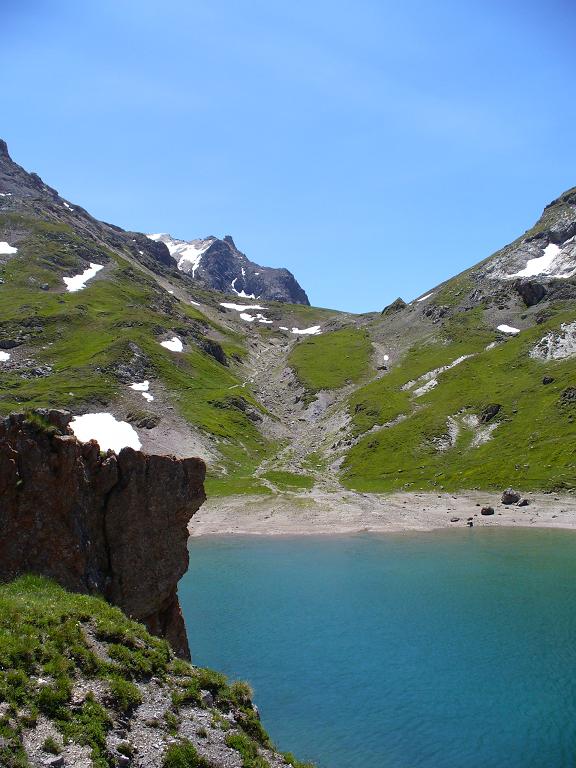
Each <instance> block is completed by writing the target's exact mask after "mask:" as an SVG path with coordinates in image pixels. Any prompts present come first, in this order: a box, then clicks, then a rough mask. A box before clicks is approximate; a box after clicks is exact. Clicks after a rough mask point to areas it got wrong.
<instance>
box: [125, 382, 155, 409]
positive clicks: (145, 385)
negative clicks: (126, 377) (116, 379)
mask: <svg viewBox="0 0 576 768" xmlns="http://www.w3.org/2000/svg"><path fill="white" fill-rule="evenodd" d="M130 389H134V390H136V392H140V393H141V394H142V397H143V398H144V400H147V401H148V402H149V403H151V402H152V401H153V400H154V396H153V395H151V394H150V393H149V392H148V390H149V389H150V382H149V381H148V379H146V381H141V382H135V383H134V384H130Z"/></svg>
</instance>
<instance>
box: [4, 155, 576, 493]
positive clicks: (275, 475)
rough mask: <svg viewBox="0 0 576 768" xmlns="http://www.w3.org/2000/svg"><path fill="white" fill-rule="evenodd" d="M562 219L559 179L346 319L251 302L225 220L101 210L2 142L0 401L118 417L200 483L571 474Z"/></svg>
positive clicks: (570, 258)
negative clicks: (445, 262) (196, 230)
mask: <svg viewBox="0 0 576 768" xmlns="http://www.w3.org/2000/svg"><path fill="white" fill-rule="evenodd" d="M575 237H576V190H574V189H572V190H569V191H567V192H565V193H564V194H562V195H561V196H560V197H558V198H557V199H556V200H554V201H553V202H552V203H550V205H548V206H547V207H546V208H545V210H544V212H543V215H542V217H541V218H540V219H539V221H538V222H536V224H535V225H534V226H533V227H532V228H531V229H529V230H528V231H527V232H525V233H524V234H523V235H522V236H521V237H519V238H518V239H517V240H515V241H514V242H513V243H511V244H510V245H508V246H506V247H504V248H502V249H501V250H500V251H498V252H497V253H495V254H493V255H491V256H488V257H487V258H486V259H485V260H483V261H482V262H481V263H480V264H477V265H475V266H471V267H470V268H469V269H467V270H465V271H464V272H462V273H461V274H459V275H457V276H455V277H453V278H451V279H450V280H447V281H445V282H443V283H441V284H440V285H438V286H436V287H433V288H430V289H429V290H428V291H426V292H425V293H424V295H422V296H421V297H419V298H418V299H416V300H414V301H410V302H405V301H403V300H401V299H398V300H396V301H395V302H394V303H393V304H391V305H390V306H388V307H386V308H385V311H383V312H380V311H375V312H371V313H365V314H362V315H352V314H349V313H342V312H336V311H333V310H329V309H320V308H315V307H311V306H308V305H307V304H306V303H305V295H303V296H300V295H298V296H296V297H294V296H293V297H292V299H291V300H292V301H297V302H301V303H289V302H285V301H276V300H274V299H271V298H266V295H268V296H270V295H272V296H275V297H276V298H279V296H278V294H277V293H275V291H276V288H275V287H274V285H275V284H274V280H273V278H274V279H276V278H275V277H274V275H271V274H270V273H269V275H268V277H269V279H267V282H266V283H264V282H263V283H258V282H256V281H257V280H259V278H260V277H261V275H259V274H258V275H257V274H256V273H257V272H260V273H262V272H263V270H264V268H259V267H257V265H255V264H251V262H249V261H248V259H246V257H245V256H244V255H243V254H241V253H240V252H239V251H238V250H237V249H236V247H235V245H234V243H233V241H232V240H231V238H229V237H227V238H224V239H223V240H219V239H217V238H215V237H207V238H204V239H200V240H192V241H179V240H175V239H174V238H172V237H171V236H169V235H163V234H160V235H152V236H146V235H144V234H139V233H131V232H125V231H124V230H122V229H120V228H119V227H116V226H113V225H111V224H106V223H104V222H99V221H97V220H95V219H94V218H92V217H91V216H90V215H89V214H88V213H87V212H86V211H85V210H83V209H82V208H80V207H78V206H77V205H75V204H73V203H71V202H69V201H66V200H63V199H62V198H60V197H59V196H58V195H57V193H56V192H55V191H54V190H52V189H51V188H50V187H48V186H47V185H45V184H44V183H43V182H42V181H41V180H39V178H38V177H37V176H35V175H33V174H28V173H27V172H25V171H24V170H23V169H21V168H20V167H19V166H17V165H16V164H15V163H13V162H12V161H11V160H10V159H9V156H8V153H7V149H6V147H5V145H3V149H2V150H0V251H1V252H2V253H1V254H0V260H1V262H2V263H1V266H0V278H1V279H2V280H3V283H2V284H1V285H0V359H1V358H3V361H0V387H1V392H0V411H1V412H3V413H8V412H10V411H14V410H19V411H21V410H22V409H24V408H35V407H64V408H66V409H68V410H70V411H72V412H73V413H74V414H76V415H77V416H78V417H84V416H85V415H86V414H88V415H90V414H96V413H103V414H104V415H105V416H106V418H108V417H109V418H113V419H115V422H114V423H119V422H124V423H128V425H130V427H131V429H132V430H133V433H130V434H131V436H130V440H133V441H137V445H141V446H142V447H143V448H144V449H146V450H151V451H155V452H160V453H163V452H164V453H165V452H169V453H174V454H176V455H178V456H186V455H199V456H201V457H202V458H204V459H205V460H206V462H207V464H208V481H207V491H208V496H209V497H210V496H214V495H217V494H235V493H242V494H248V493H251V494H259V495H261V496H264V495H269V494H277V493H279V492H284V491H287V492H290V493H291V494H301V495H303V496H306V492H307V489H312V488H313V489H314V492H324V491H326V492H337V493H341V492H350V493H356V492H361V493H364V492H369V491H378V492H387V491H392V490H415V489H428V490H432V489H434V490H442V489H445V490H457V489H464V488H482V489H487V488H502V487H507V486H509V485H511V484H512V485H518V486H521V487H522V488H524V489H526V490H529V489H538V488H540V489H548V490H550V489H562V488H565V489H567V488H573V487H574V484H575V481H574V467H575V466H576V449H575V448H574V447H573V446H574V445H575V442H574V438H575V437H576V434H575V430H576V428H575V426H574V416H575V411H574V408H576V382H575V378H576V360H575V357H574V350H575V348H576V338H575V337H576V242H575ZM151 238H152V239H151ZM272 272H275V271H274V270H273V271H272ZM214 285H217V286H218V288H221V290H215V289H214V287H213V286H214ZM82 286H84V287H82ZM77 289H79V290H77ZM265 290H267V291H269V292H270V293H268V294H265V293H264V291H265ZM252 296H254V297H258V298H249V297H252ZM107 423H110V422H107ZM103 425H104V421H102V423H101V424H100V427H99V428H103ZM95 428H96V427H95ZM115 429H116V428H115ZM134 444H136V443H134Z"/></svg>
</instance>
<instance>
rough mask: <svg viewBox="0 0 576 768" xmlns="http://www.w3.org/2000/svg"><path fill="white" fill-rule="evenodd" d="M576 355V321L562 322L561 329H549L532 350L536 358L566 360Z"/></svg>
mask: <svg viewBox="0 0 576 768" xmlns="http://www.w3.org/2000/svg"><path fill="white" fill-rule="evenodd" d="M574 355H576V322H575V323H562V325H561V326H560V330H559V331H549V333H547V334H546V335H545V336H543V337H542V338H541V339H540V341H539V342H538V343H537V344H536V346H535V347H533V348H532V349H531V350H530V357H532V358H534V359H536V360H565V359H566V358H568V357H574Z"/></svg>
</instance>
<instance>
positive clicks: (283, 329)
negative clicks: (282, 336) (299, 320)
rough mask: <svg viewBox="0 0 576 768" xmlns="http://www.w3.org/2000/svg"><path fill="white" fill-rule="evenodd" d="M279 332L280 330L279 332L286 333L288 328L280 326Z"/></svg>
mask: <svg viewBox="0 0 576 768" xmlns="http://www.w3.org/2000/svg"><path fill="white" fill-rule="evenodd" d="M280 330H281V331H287V330H288V328H286V326H285V325H281V326H280Z"/></svg>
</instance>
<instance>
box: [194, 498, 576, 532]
mask: <svg viewBox="0 0 576 768" xmlns="http://www.w3.org/2000/svg"><path fill="white" fill-rule="evenodd" d="M522 498H524V499H527V500H528V505H527V506H517V505H515V504H513V505H505V504H502V502H501V494H499V493H491V492H481V491H463V492H461V493H458V494H450V493H441V494H436V493H417V492H413V493H395V494H390V495H382V494H363V493H354V492H351V491H342V492H338V493H321V492H315V491H314V490H313V491H309V492H306V493H286V494H279V495H274V496H272V495H266V496H264V495H262V496H228V497H224V498H213V499H209V500H208V501H207V502H206V503H205V504H204V505H203V506H202V507H201V508H200V510H199V511H198V512H197V513H196V515H195V516H194V518H193V520H192V521H191V522H190V525H189V530H190V535H191V536H217V535H226V536H229V535H252V534H254V535H266V536H276V535H291V536H298V535H325V534H349V533H359V532H374V533H387V532H390V533H391V532H400V531H430V530H435V529H437V528H457V527H462V526H467V525H468V518H472V523H473V525H474V527H486V526H491V527H493V526H499V525H503V526H522V527H529V528H532V527H534V528H576V497H575V496H571V495H565V494H564V495H561V494H555V493H527V494H525V495H523V496H522ZM485 506H491V507H492V508H493V509H494V514H492V515H489V516H485V515H482V514H481V508H482V507H485ZM456 518H458V519H456Z"/></svg>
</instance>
